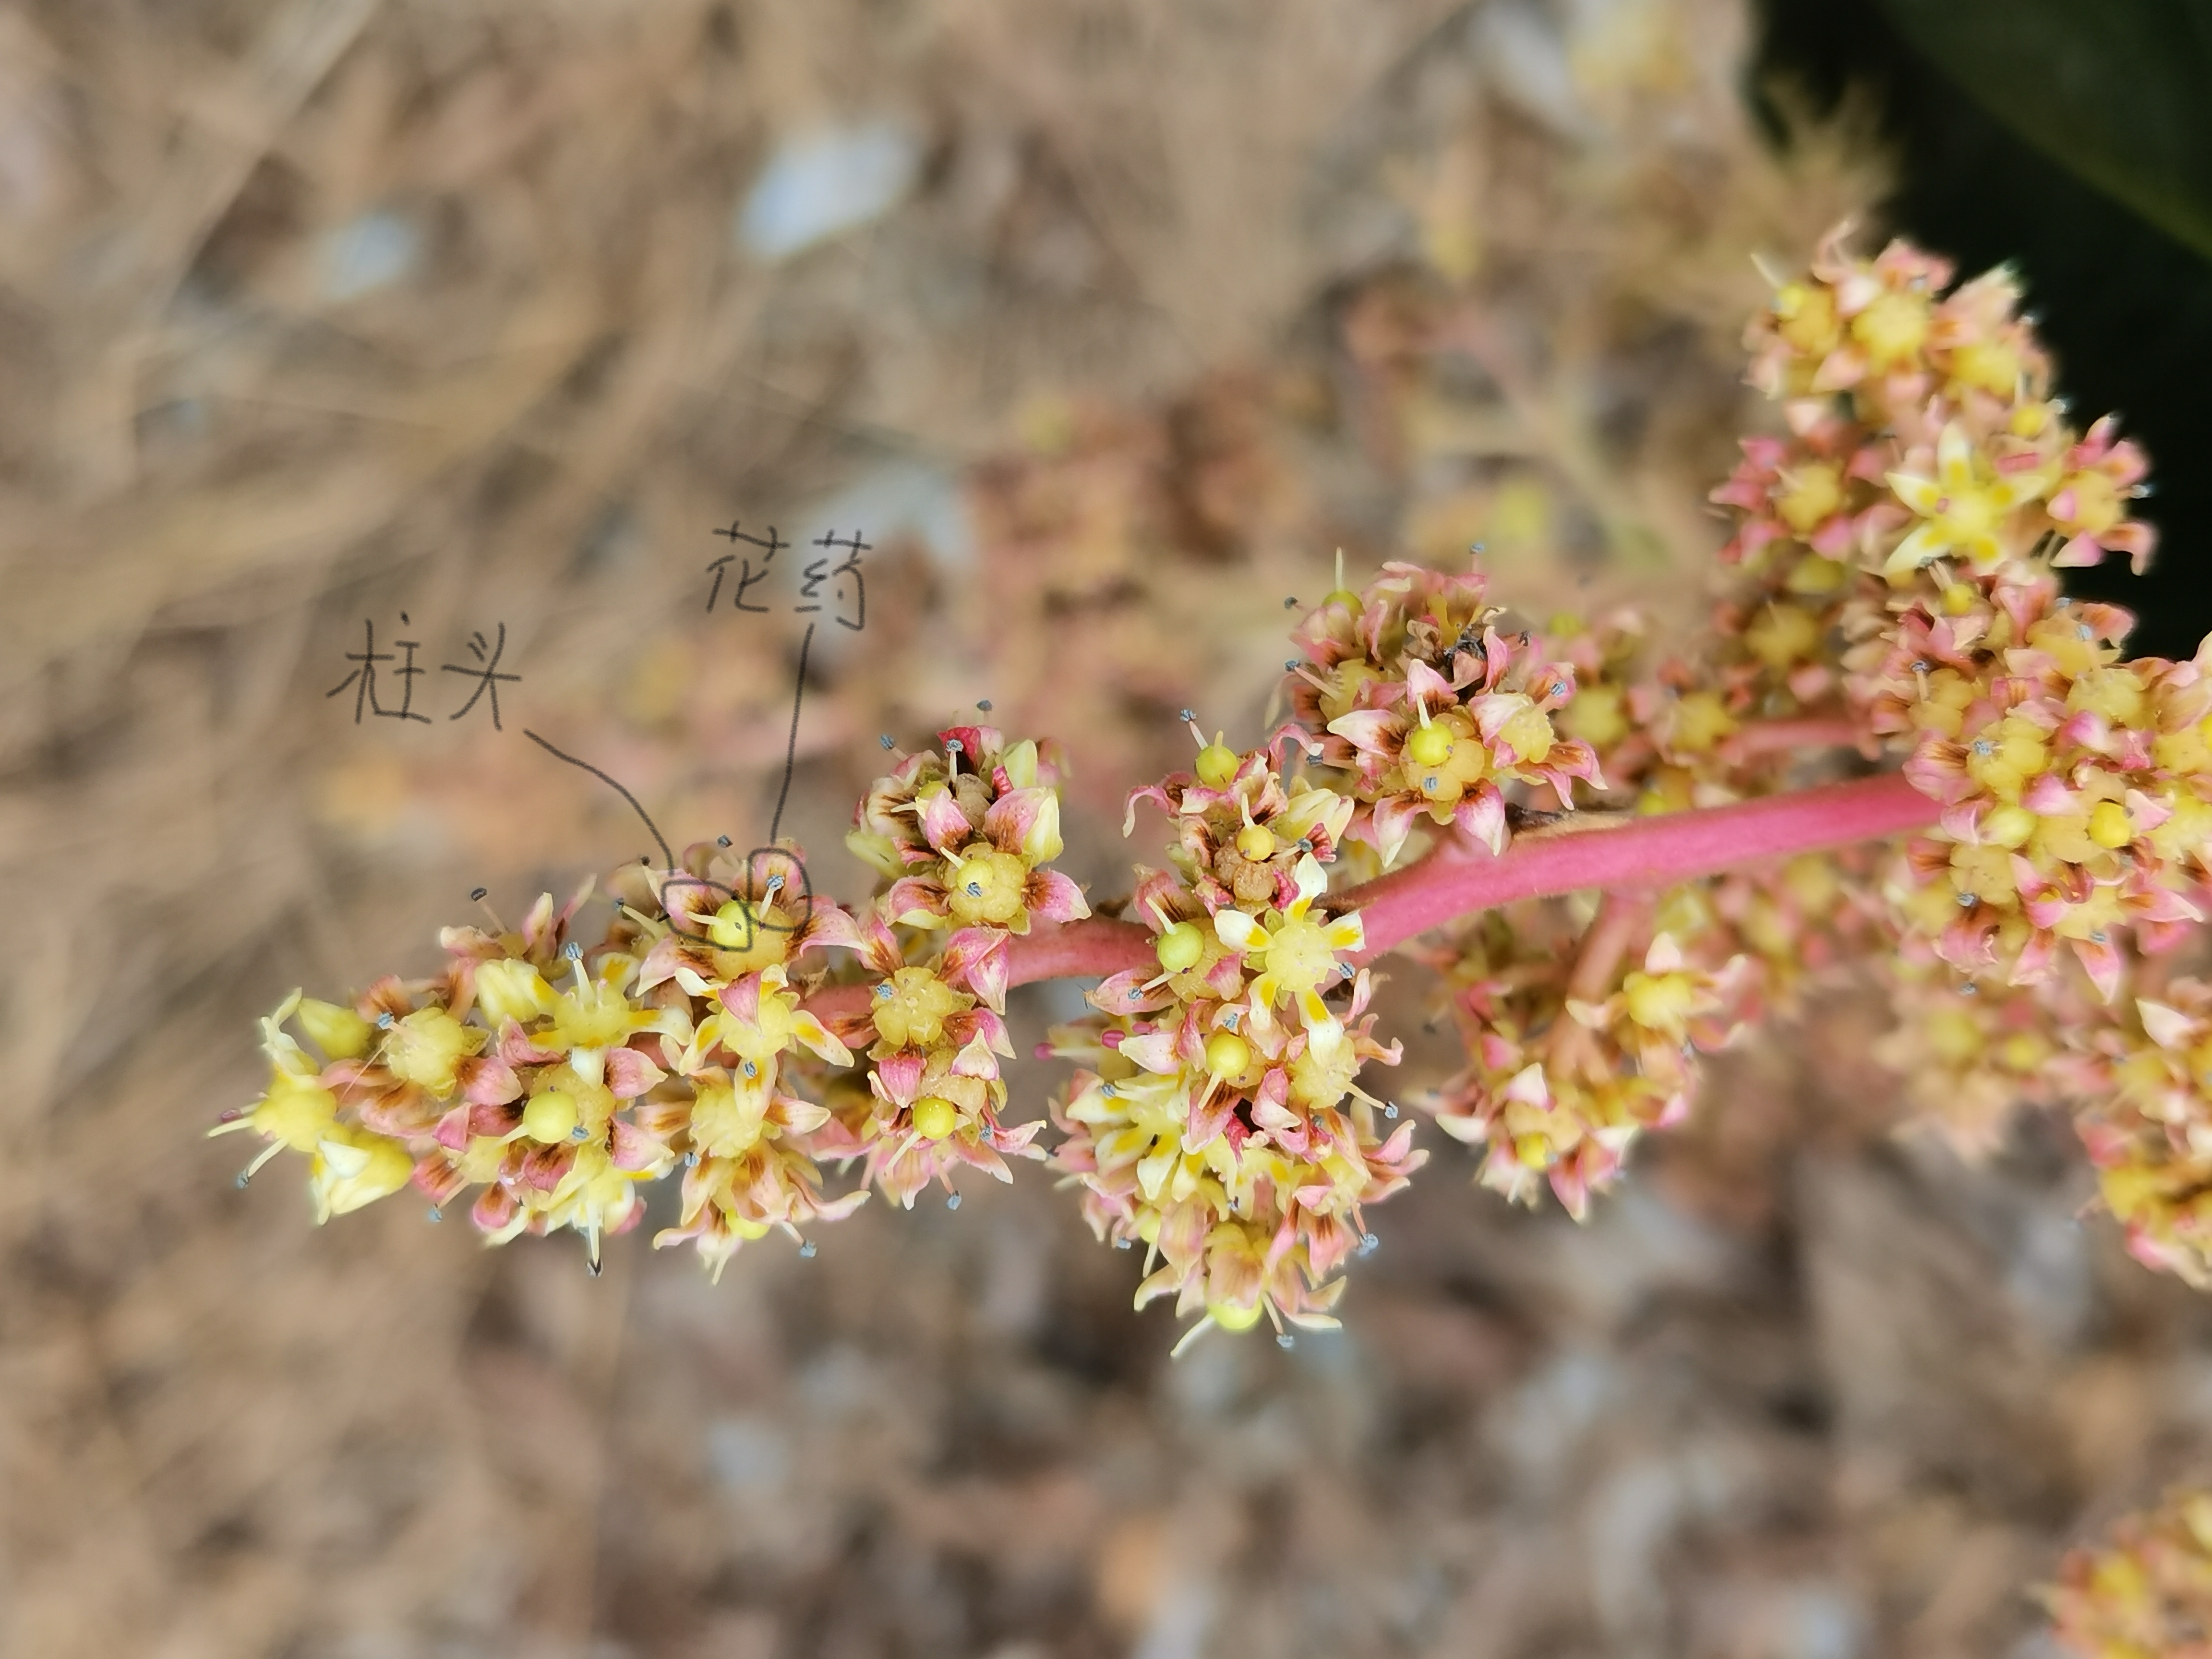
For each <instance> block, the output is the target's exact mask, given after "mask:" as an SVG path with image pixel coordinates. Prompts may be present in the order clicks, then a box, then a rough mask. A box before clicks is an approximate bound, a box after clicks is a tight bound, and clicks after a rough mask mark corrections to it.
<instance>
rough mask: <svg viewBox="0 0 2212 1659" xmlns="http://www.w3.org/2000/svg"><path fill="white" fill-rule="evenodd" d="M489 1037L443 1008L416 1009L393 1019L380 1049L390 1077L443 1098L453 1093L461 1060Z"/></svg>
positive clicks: (480, 1047)
mask: <svg viewBox="0 0 2212 1659" xmlns="http://www.w3.org/2000/svg"><path fill="white" fill-rule="evenodd" d="M489 1036H490V1033H489V1032H487V1031H483V1030H478V1029H477V1027H475V1026H473V1025H464V1024H461V1022H460V1021H459V1020H458V1019H455V1018H453V1015H451V1014H450V1013H448V1012H446V1010H444V1009H443V1008H417V1009H416V1011H415V1012H413V1013H411V1014H409V1015H406V1016H405V1017H404V1018H401V1019H398V1020H396V1021H394V1022H393V1024H392V1026H391V1028H390V1029H389V1030H386V1032H385V1034H384V1042H383V1045H382V1048H381V1050H380V1052H381V1054H382V1055H383V1058H384V1064H385V1067H386V1070H388V1071H389V1072H390V1073H392V1076H394V1077H396V1078H398V1079H399V1080H400V1081H401V1082H402V1083H412V1084H416V1085H419V1086H421V1087H422V1088H424V1089H428V1091H430V1092H431V1093H432V1094H434V1095H435V1096H437V1097H438V1098H439V1099H441V1100H443V1099H445V1098H447V1097H448V1096H450V1095H451V1094H452V1093H453V1088H454V1084H455V1078H456V1073H458V1072H459V1069H460V1064H461V1061H462V1060H465V1059H467V1058H468V1057H469V1056H470V1055H471V1054H476V1053H477V1052H478V1051H479V1050H480V1049H482V1048H483V1046H484V1043H485V1042H486V1041H487V1040H488V1039H489Z"/></svg>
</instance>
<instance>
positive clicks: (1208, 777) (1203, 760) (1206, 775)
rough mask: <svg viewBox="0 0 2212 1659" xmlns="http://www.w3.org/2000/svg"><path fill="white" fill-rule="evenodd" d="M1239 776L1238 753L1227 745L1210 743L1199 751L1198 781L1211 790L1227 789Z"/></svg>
mask: <svg viewBox="0 0 2212 1659" xmlns="http://www.w3.org/2000/svg"><path fill="white" fill-rule="evenodd" d="M1236 775H1237V751H1236V750H1234V749H1231V747H1230V746H1229V745H1228V744H1225V743H1209V744H1206V747H1205V748H1203V749H1201V750H1199V751H1198V781H1200V783H1202V784H1204V785H1205V786H1206V787H1207V788H1209V789H1225V788H1227V787H1228V786H1229V781H1230V780H1231V778H1233V777H1235V776H1236Z"/></svg>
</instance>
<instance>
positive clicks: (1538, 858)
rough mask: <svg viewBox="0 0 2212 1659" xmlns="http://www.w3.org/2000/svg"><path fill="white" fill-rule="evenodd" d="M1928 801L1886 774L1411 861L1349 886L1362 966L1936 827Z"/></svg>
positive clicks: (1347, 897)
mask: <svg viewBox="0 0 2212 1659" xmlns="http://www.w3.org/2000/svg"><path fill="white" fill-rule="evenodd" d="M1938 810H1939V809H1938V808H1937V806H1936V803H1935V802H1934V801H1932V800H1930V799H1929V798H1928V797H1927V796H1925V795H1923V794H1922V793H1920V792H1919V791H1918V790H1917V789H1915V788H1914V787H1912V786H1911V783H1909V782H1907V781H1905V777H1904V776H1903V775H1901V774H1899V773H1895V772H1890V773H1885V774H1884V775H1881V776H1880V777H1875V778H1862V779H1858V780H1857V781H1853V782H1850V783H1831V784H1825V785H1823V786H1821V787H1820V788H1817V789H1800V790H1795V791H1792V792H1791V793H1789V794H1786V795H1770V796H1768V797H1766V798H1765V799H1762V800H1748V801H1743V802H1741V803H1739V804H1738V805H1734V806H1711V807H1706V808H1705V809H1703V810H1701V811H1695V812H1668V813H1663V814H1662V815H1660V816H1659V817H1648V818H1638V819H1636V820H1635V821H1634V822H1632V823H1627V824H1624V825H1622V826H1621V827H1620V828H1619V829H1590V830H1586V831H1583V832H1579V833H1573V834H1567V835H1553V836H1546V837H1544V838H1543V839H1541V840H1537V839H1534V838H1533V837H1532V838H1528V839H1524V840H1522V841H1519V842H1515V843H1514V844H1513V845H1511V846H1510V847H1508V848H1506V849H1505V853H1504V856H1503V857H1501V858H1494V859H1474V860H1465V861H1462V862H1453V863H1438V862H1437V861H1436V860H1429V859H1425V860H1422V861H1421V862H1420V863H1419V864H1415V865H1412V866H1408V867H1407V868H1406V869H1403V870H1399V871H1396V872H1393V873H1391V874H1389V875H1387V876H1384V877H1382V878H1380V879H1378V880H1376V881H1371V882H1369V883H1368V884H1366V885H1365V886H1364V887H1356V888H1353V889H1352V890H1351V891H1350V892H1347V893H1346V894H1345V895H1344V896H1343V898H1344V902H1346V904H1349V905H1356V906H1358V909H1359V913H1360V915H1361V916H1362V917H1363V918H1364V920H1365V921H1366V924H1367V949H1366V950H1365V951H1364V952H1363V953H1362V955H1361V957H1360V958H1359V959H1360V960H1363V961H1364V960H1369V959H1371V958H1373V957H1377V956H1380V955H1381V954H1382V953H1383V951H1389V950H1392V949H1395V947H1396V946H1398V945H1403V944H1404V943H1405V942H1406V941H1407V939H1412V938H1413V937H1414V936H1415V935H1416V934H1418V933H1426V932H1427V931H1428V930H1429V929H1430V928H1431V927H1442V926H1443V924H1444V923H1446V922H1448V921H1453V920H1455V919H1456V918H1458V917H1460V916H1464V915H1474V913H1475V912H1477V911H1480V910H1488V909H1492V908H1496V907H1497V906H1498V905H1500V904H1505V903H1509V902H1511V901H1512V900H1514V899H1523V898H1541V897H1544V896H1547V895H1551V894H1556V893H1572V892H1576V891H1578V890H1582V889H1583V888H1591V887H1595V888H1601V889H1603V890H1607V891H1613V890H1619V889H1621V888H1634V887H1663V886H1665V885H1666V884H1668V883H1670V882H1676V881H1686V880H1688V879H1689V878H1692V877H1693V876H1710V875H1716V874H1718V873H1719V872H1721V871H1723V870H1729V869H1733V868H1735V866H1738V865H1742V864H1756V863H1758V862H1759V861H1761V860H1765V859H1774V858H1787V857H1789V856H1790V855H1791V854H1796V853H1814V852H1819V851H1821V850H1822V849H1824V848H1831V847H1847V846H1849V845H1850V844H1851V843H1852V842H1861V841H1879V840H1881V839H1883V838H1884V837H1886V836H1895V835H1901V834H1903V833H1904V832H1905V831H1906V830H1909V829H1922V828H1923V827H1925V826H1926V825H1928V824H1931V823H1935V822H1936V813H1937V811H1938Z"/></svg>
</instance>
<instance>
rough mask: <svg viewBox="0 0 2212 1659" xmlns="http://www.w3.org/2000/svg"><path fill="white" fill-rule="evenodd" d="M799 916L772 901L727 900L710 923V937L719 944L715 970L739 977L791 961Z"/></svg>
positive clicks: (715, 956)
mask: <svg viewBox="0 0 2212 1659" xmlns="http://www.w3.org/2000/svg"><path fill="white" fill-rule="evenodd" d="M797 920H798V919H797V918H796V917H793V916H790V915H786V914H785V913H784V912H782V911H781V910H779V909H777V908H775V906H774V905H772V904H759V903H756V902H754V901H753V900H751V899H748V898H732V899H727V900H725V901H724V902H723V903H722V905H721V907H720V908H719V909H717V910H716V911H715V912H714V919H713V920H712V921H709V922H708V924H707V937H708V939H712V940H714V944H715V945H716V946H717V947H718V948H717V949H716V951H715V952H714V971H715V972H716V973H718V974H720V975H722V976H723V977H724V978H725V979H737V978H739V977H741V976H742V975H746V974H752V973H757V972H759V971H760V970H761V969H763V968H773V967H775V966H776V965H778V964H779V963H783V962H786V961H788V960H789V959H790V957H791V940H792V934H793V931H794V929H795V927H796V925H797Z"/></svg>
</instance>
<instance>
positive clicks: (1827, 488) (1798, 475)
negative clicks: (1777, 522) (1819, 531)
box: [1774, 461, 1844, 536]
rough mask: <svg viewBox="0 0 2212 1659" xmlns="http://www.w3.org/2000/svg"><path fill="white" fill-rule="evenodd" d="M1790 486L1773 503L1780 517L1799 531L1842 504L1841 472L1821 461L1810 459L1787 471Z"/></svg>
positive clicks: (1807, 530) (1807, 531) (1807, 529)
mask: <svg viewBox="0 0 2212 1659" xmlns="http://www.w3.org/2000/svg"><path fill="white" fill-rule="evenodd" d="M1786 482H1787V483H1788V485H1789V488H1788V489H1784V491H1783V493H1782V495H1781V497H1780V499H1779V500H1778V501H1776V502H1775V503H1774V507H1775V511H1777V512H1778V513H1781V515H1782V521H1783V522H1784V524H1786V525H1788V526H1790V528H1791V529H1792V530H1794V531H1796V532H1797V533H1798V534H1799V535H1801V536H1805V535H1809V534H1811V533H1812V532H1813V529H1814V526H1817V525H1818V524H1820V521H1821V520H1824V519H1826V517H1827V516H1828V515H1829V514H1830V513H1833V512H1834V511H1835V510H1836V509H1837V508H1838V507H1841V506H1842V505H1843V504H1844V479H1843V474H1842V473H1841V472H1839V471H1837V469H1836V468H1834V467H1832V466H1830V465H1826V464H1825V463H1823V462H1820V461H1812V462H1808V463H1807V464H1806V465H1803V466H1802V467H1800V468H1798V469H1797V471H1795V472H1792V473H1790V474H1787V475H1786Z"/></svg>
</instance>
